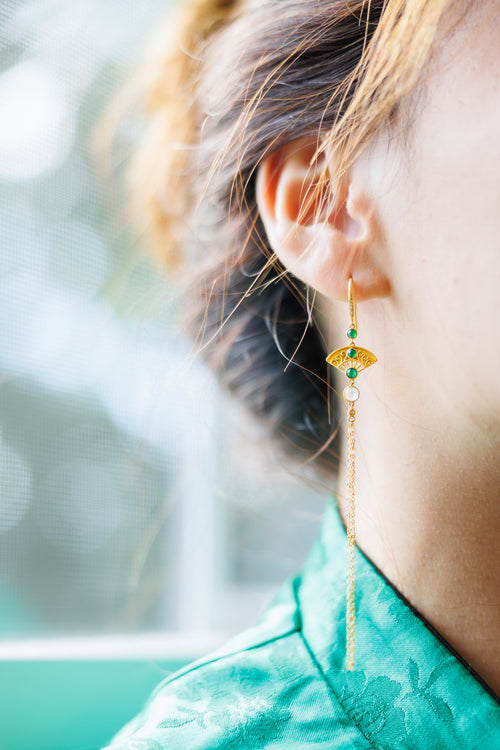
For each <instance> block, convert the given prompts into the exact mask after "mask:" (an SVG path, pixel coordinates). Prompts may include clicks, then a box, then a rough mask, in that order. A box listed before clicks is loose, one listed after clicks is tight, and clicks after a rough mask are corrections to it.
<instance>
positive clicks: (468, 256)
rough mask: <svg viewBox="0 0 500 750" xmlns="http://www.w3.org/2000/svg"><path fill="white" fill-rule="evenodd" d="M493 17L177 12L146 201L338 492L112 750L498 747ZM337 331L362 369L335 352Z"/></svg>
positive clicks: (226, 375)
mask: <svg viewBox="0 0 500 750" xmlns="http://www.w3.org/2000/svg"><path fill="white" fill-rule="evenodd" d="M499 11H500V2H498V0H483V1H482V2H463V1H462V0H460V2H457V0H406V1H404V0H386V2H379V1H377V0H373V1H372V2H362V1H361V0H352V1H350V2H348V0H317V1H315V2H312V3H304V2H302V1H301V0H265V2H261V0H246V1H240V0H236V2H230V1H229V0H225V1H224V0H199V1H197V2H188V3H184V4H181V13H180V16H179V20H178V23H177V25H176V27H175V30H174V33H173V38H174V39H176V42H175V44H174V43H173V42H170V43H169V45H167V43H166V42H165V40H163V43H162V44H163V47H164V48H165V47H166V46H168V49H169V53H168V55H167V56H166V58H165V59H164V61H163V63H162V64H161V65H160V64H158V63H156V70H157V72H158V75H157V76H156V77H155V79H154V81H153V82H152V83H151V79H150V87H149V99H148V112H149V118H150V125H149V130H148V133H147V135H146V137H145V138H144V141H143V144H142V146H141V148H140V152H139V153H138V156H137V159H136V161H135V168H134V180H135V185H136V190H137V193H138V195H139V196H140V199H141V201H142V211H143V213H144V215H146V212H147V216H148V217H149V220H150V219H151V217H152V218H153V220H154V223H155V225H156V228H157V235H158V239H159V244H158V247H159V248H160V250H161V253H162V257H163V258H165V259H166V260H168V259H169V260H170V261H171V262H172V261H175V262H178V263H181V264H184V268H185V269H186V270H187V271H188V273H189V275H191V277H193V276H194V275H196V279H197V285H195V286H196V289H197V290H198V292H199V290H200V289H201V290H203V291H204V296H203V302H202V305H201V307H200V310H199V315H198V319H197V320H198V326H199V324H200V321H201V322H202V323H203V326H204V327H203V335H204V342H205V346H204V349H203V350H204V352H205V354H206V355H207V357H208V359H209V361H210V362H211V364H212V366H213V367H214V368H215V369H216V370H217V371H218V372H219V373H220V374H221V377H222V378H223V380H224V382H225V384H226V385H227V386H228V387H229V388H230V389H231V390H232V391H233V392H234V393H235V394H236V395H237V396H239V397H240V399H242V400H243V401H244V402H245V403H246V404H247V406H248V407H249V409H250V410H251V411H253V413H254V414H257V415H258V416H259V417H260V418H261V419H262V420H265V421H266V423H267V424H268V425H269V431H270V434H271V435H272V437H273V439H275V440H278V441H281V444H282V446H283V447H284V449H285V450H286V451H287V452H288V454H289V455H290V456H293V457H294V458H295V460H298V461H299V462H300V463H302V464H304V463H307V464H308V465H312V466H314V467H316V471H317V472H318V474H320V475H321V476H322V477H326V478H327V480H328V482H329V483H330V485H332V484H333V482H334V480H335V479H336V478H337V482H336V486H337V488H338V489H337V492H336V499H335V500H334V499H329V500H328V501H327V507H326V511H325V516H324V519H323V525H322V530H321V535H320V538H319V539H318V541H317V542H316V544H315V545H314V546H313V549H312V550H311V553H310V556H309V558H308V560H307V562H306V564H305V566H304V568H303V570H302V571H301V572H300V575H298V576H297V577H296V578H295V579H294V580H292V581H288V582H286V584H285V585H284V586H283V588H282V589H281V591H280V593H279V595H278V596H277V597H276V599H275V600H274V602H273V603H272V605H271V606H270V608H269V609H268V611H267V612H266V613H265V615H264V616H263V617H262V618H261V620H260V621H259V623H258V624H257V626H256V627H255V628H253V629H252V630H250V631H248V632H247V633H244V634H243V635H241V636H240V637H238V638H236V639H235V640H234V641H232V642H231V643H230V644H228V645H227V646H226V647H225V648H223V649H221V650H220V651H219V652H217V653H216V654H212V655H210V656H208V657H206V658H205V659H202V660H200V662H197V663H196V664H194V665H190V666H189V667H187V668H186V669H184V670H182V671H181V672H179V673H177V674H175V675H174V676H172V677H170V678H168V679H167V680H166V681H165V682H164V683H163V684H162V685H160V686H159V688H158V689H157V691H156V692H155V694H154V695H153V697H152V698H151V700H150V702H149V704H148V706H147V707H146V708H145V710H144V711H143V713H142V714H141V715H140V716H139V717H138V718H137V719H136V720H135V721H133V722H132V723H131V724H130V725H129V726H128V727H126V728H125V729H124V730H123V731H122V732H121V733H120V734H119V735H118V737H117V738H116V739H115V742H114V743H113V745H112V747H113V749H114V750H115V749H116V750H118V748H138V747H141V748H151V750H152V748H163V747H165V748H169V749H170V748H206V749H207V750H208V748H274V747H287V748H306V747H315V748H320V747H321V748H344V747H345V748H347V747H349V748H391V750H392V749H393V748H417V747H418V748H429V749H430V748H455V747H464V748H465V747H467V748H476V747H477V748H479V747H481V748H483V747H490V748H500V705H499V698H498V697H497V696H498V694H499V693H500V583H499V580H498V571H499V570H500V545H499V544H498V538H499V534H500V497H499V491H498V487H499V480H500V463H499V460H498V455H497V454H498V444H499V439H500V387H499V383H500V381H499V379H498V377H497V372H498V369H499V367H500V355H499V353H498V352H499V351H500V349H499V348H498V347H497V348H495V344H497V343H498V334H497V329H498V328H497V327H498V323H499V320H500V310H499V304H498V281H499V279H500V252H499V250H500V247H499V244H500V240H499V238H500V211H499V210H498V206H499V201H500V181H499V177H498V176H499V174H500V72H499V71H500V13H499ZM349 294H350V295H351V297H352V298H353V302H354V303H355V304H357V308H356V309H355V308H354V304H351V305H348V295H349ZM356 311H357V316H358V321H357V325H356V324H355V320H354V317H353V316H354V315H355V312H356ZM349 326H350V327H351V328H352V327H353V326H354V327H355V328H356V330H357V332H358V334H359V338H358V339H357V340H359V342H360V347H361V348H362V350H363V351H364V347H365V346H366V347H367V349H368V355H369V354H370V352H372V353H373V355H375V356H374V357H371V358H370V357H369V358H368V360H367V361H365V365H366V366H368V365H371V364H372V366H370V367H369V369H368V370H367V372H361V370H362V369H363V367H358V365H359V363H360V361H361V360H359V358H358V355H359V352H357V350H356V349H354V350H353V351H354V354H352V353H351V354H342V355H341V359H340V360H338V359H337V360H335V357H333V362H334V364H335V362H336V363H337V364H339V363H340V364H341V365H343V367H340V370H339V369H336V368H332V367H331V366H330V364H329V363H327V362H325V357H326V356H327V355H328V354H329V352H331V351H332V349H335V350H337V349H340V350H342V351H344V350H345V347H346V345H347V346H350V347H351V348H352V347H355V346H356V345H357V342H355V341H354V339H351V341H350V343H349V339H347V341H346V337H345V331H346V328H347V327H349ZM195 328H196V326H195ZM368 355H366V356H368ZM337 356H339V355H337ZM342 357H343V359H342ZM375 358H377V360H378V361H376V362H374V359H375ZM329 359H332V358H331V357H330V358H329ZM361 364H362V363H361ZM346 368H347V370H348V372H347V375H348V378H347V380H346V374H345V372H346ZM356 368H357V370H358V371H359V379H358V377H357V374H358V372H357V371H356V373H353V372H352V369H354V370H356ZM342 369H343V370H344V372H341V370H342ZM349 383H350V385H351V386H352V387H355V388H357V389H358V394H359V400H358V399H357V397H356V392H355V391H352V390H351V391H349V392H348V394H347V397H345V398H343V397H342V393H343V389H344V386H346V385H349ZM349 394H350V395H349ZM350 415H351V416H350ZM354 427H355V431H354ZM355 441H356V442H355ZM356 446H357V448H356ZM356 451H357V452H356ZM339 454H340V457H339ZM354 456H356V461H354ZM353 501H355V508H356V512H355V527H354V524H353V519H352V518H351V504H352V502H353ZM345 525H346V526H347V529H348V536H349V537H350V539H351V540H353V538H354V529H355V534H356V543H357V547H358V549H357V550H356V553H355V557H354V571H353V570H349V571H348V596H347V603H346V595H345V569H346V565H349V567H350V564H349V562H348V561H347V560H346V555H345V538H346V533H345V530H344V526H345ZM353 583H355V592H354V590H353V588H352V586H353ZM349 587H351V588H349ZM354 599H355V608H353V604H354ZM346 611H347V612H348V616H347V627H346ZM350 623H351V624H350ZM352 625H354V628H353V627H352Z"/></svg>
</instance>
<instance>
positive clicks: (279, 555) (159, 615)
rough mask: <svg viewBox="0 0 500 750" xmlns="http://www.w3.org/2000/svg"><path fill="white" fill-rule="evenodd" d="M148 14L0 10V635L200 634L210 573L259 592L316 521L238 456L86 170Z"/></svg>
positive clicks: (160, 8) (210, 617)
mask: <svg viewBox="0 0 500 750" xmlns="http://www.w3.org/2000/svg"><path fill="white" fill-rule="evenodd" d="M165 8H166V4H165V0H147V1H146V0H142V2H140V3H138V2H135V1H132V0H69V1H68V0H31V1H23V0H3V2H2V3H1V5H0V24H1V30H0V65H1V74H0V226H1V233H2V254H1V272H0V327H1V328H0V330H1V336H0V385H1V389H0V635H1V636H3V637H10V636H16V637H18V636H21V635H23V636H28V635H40V634H44V633H50V634H57V633H63V632H64V633H68V632H71V633H75V632H79V633H82V632H103V631H106V632H110V631H112V632H118V631H128V632H133V631H138V630H154V629H162V628H176V627H182V626H185V625H186V623H190V622H195V623H197V624H198V625H199V626H200V627H201V626H206V627H212V626H213V627H215V625H217V622H216V616H217V615H216V614H214V612H215V613H217V606H216V597H217V596H218V595H219V594H220V592H221V591H222V590H223V589H224V586H226V584H227V586H233V585H235V586H241V587H245V586H247V585H248V586H255V585H257V586H262V587H263V590H266V591H267V590H268V589H270V588H272V586H274V584H275V583H276V582H278V581H280V580H281V579H282V578H283V577H284V576H285V575H286V574H287V573H288V572H290V571H291V570H293V569H294V568H295V567H296V566H297V565H298V562H299V561H300V559H301V558H302V557H303V554H304V553H305V551H306V550H307V548H308V546H309V544H310V542H311V541H312V539H313V537H314V535H315V532H316V522H317V511H318V510H319V507H320V504H319V503H318V500H317V497H316V495H314V494H313V493H308V492H306V491H305V490H303V489H302V488H297V487H296V485H295V484H294V482H293V481H287V480H283V479H276V480H272V479H271V478H270V477H269V476H268V475H264V474H263V473H262V472H261V471H257V472H255V471H254V469H253V468H251V467H250V468H249V466H248V465H242V463H241V460H240V455H239V453H238V449H237V443H235V442H234V441H230V440H228V438H227V430H226V429H225V428H224V427H223V425H224V418H223V417H221V413H222V412H221V409H222V406H220V404H219V401H218V396H217V395H216V391H215V390H214V387H213V384H212V383H211V381H210V378H209V377H208V375H207V374H206V373H205V372H203V370H201V369H200V368H199V366H197V365H192V364H191V358H190V356H189V347H188V345H187V344H186V343H185V342H184V341H183V340H182V338H180V337H179V335H178V334H177V333H175V331H174V330H173V328H172V326H171V324H170V320H171V317H172V315H171V313H172V309H171V305H172V303H171V302H170V300H171V299H173V296H172V294H171V293H170V290H169V287H168V280H166V279H159V278H158V277H157V276H156V275H155V273H154V271H153V270H152V268H151V266H150V264H149V263H148V261H147V260H146V259H145V258H143V257H142V255H141V253H140V251H139V249H138V248H137V247H136V246H135V244H134V242H133V241H132V240H131V239H130V237H129V236H128V235H127V234H126V232H125V231H124V229H123V227H122V221H121V219H120V218H119V212H115V211H113V210H110V206H109V201H108V199H107V197H106V190H105V189H103V188H102V186H100V185H99V183H98V181H97V179H96V176H95V174H96V170H95V164H94V162H93V158H92V157H91V155H90V148H89V143H90V141H91V137H92V133H93V130H94V128H95V123H96V121H97V119H98V118H99V115H100V113H101V112H102V110H103V108H104V107H105V105H106V104H107V102H108V101H109V100H110V98H111V97H112V94H113V92H114V91H115V90H116V89H117V87H119V85H120V84H121V83H122V82H123V80H124V79H125V78H126V76H127V73H128V71H129V69H130V66H131V64H132V62H133V60H134V58H135V56H136V53H137V51H138V50H139V49H140V48H141V47H142V46H143V45H144V43H145V39H146V38H147V33H148V31H149V29H150V28H151V27H152V26H153V24H154V23H155V22H156V21H157V19H158V18H159V17H160V16H161V15H162V14H163V13H164V11H165ZM214 414H215V415H216V417H217V418H216V419H214V418H213V417H214ZM255 498H258V502H256V501H255ZM285 507H286V510H285ZM294 508H295V509H296V510H295V511H294V510H293V509H294ZM304 511H307V512H308V513H309V515H308V516H307V518H306V517H305V515H304ZM277 528H279V531H277V530H276V529H277ZM207 570H208V572H207ZM197 576H198V578H197ZM203 577H204V578H203ZM207 581H208V583H210V586H209V587H208V588H207V586H208V583H207ZM203 586H205V588H207V590H208V591H209V593H210V602H208V603H207V602H205V604H203V595H202V594H201V593H200V594H198V593H197V592H198V591H200V592H201V590H202V589H203ZM189 591H191V594H190V597H189V596H187V594H186V592H189ZM186 597H187V599H186ZM186 601H187V604H186ZM185 607H189V608H190V610H189V612H188V613H187V614H186V612H185V611H184V609H185ZM183 608H184V609H183ZM183 612H184V614H183ZM210 613H211V614H210ZM253 617H254V612H248V613H246V614H245V613H244V614H243V615H242V616H241V618H240V619H243V620H244V619H245V618H247V619H253ZM226 622H227V619H226ZM241 624H242V623H241V622H239V621H238V618H236V620H235V622H234V628H235V629H236V628H238V627H240V626H241Z"/></svg>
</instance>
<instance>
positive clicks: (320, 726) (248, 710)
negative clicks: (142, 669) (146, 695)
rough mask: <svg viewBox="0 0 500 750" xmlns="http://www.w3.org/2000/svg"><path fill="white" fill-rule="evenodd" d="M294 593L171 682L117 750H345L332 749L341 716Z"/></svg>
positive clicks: (124, 735)
mask: <svg viewBox="0 0 500 750" xmlns="http://www.w3.org/2000/svg"><path fill="white" fill-rule="evenodd" d="M287 593H288V596H287ZM292 594H293V592H292V591H290V590H289V591H288V592H287V591H285V590H282V591H281V592H280V596H279V597H278V598H277V599H276V600H275V601H274V602H273V604H272V606H271V607H269V609H268V610H267V611H266V613H265V615H264V617H263V618H262V619H261V621H260V622H259V623H258V624H257V626H255V627H254V628H251V629H250V630H248V631H245V632H244V633H242V634H241V635H239V636H237V637H236V638H234V639H232V640H231V641H229V642H228V643H227V644H226V645H225V646H224V647H223V648H221V649H219V650H218V651H216V652H214V653H213V654H210V655H209V656H207V657H205V658H203V659H200V660H199V661H197V662H194V663H193V664H190V665H188V666H187V667H185V668H184V669H182V670H180V671H178V672H176V673H175V674H173V675H172V676H170V677H168V678H167V679H166V680H164V681H163V682H162V683H161V684H160V685H159V686H158V687H157V689H156V690H155V691H154V693H153V695H152V696H151V698H150V700H149V702H148V704H147V706H146V707H145V709H144V710H143V712H142V713H141V714H139V716H137V717H136V719H135V720H134V721H133V722H131V723H130V724H129V725H127V726H126V727H125V728H124V729H123V730H122V731H121V732H120V733H119V734H118V735H117V736H116V737H115V740H114V742H113V743H112V745H111V746H110V747H109V750H162V749H163V748H168V749H169V750H187V749H188V748H189V750H215V749H216V748H220V749H223V750H236V749H240V750H243V748H247V749H248V750H251V749H254V750H257V748H258V749H259V750H262V748H268V747H269V748H274V747H281V748H285V747H288V748H294V747H295V748H300V747H303V748H306V747H311V748H312V747H314V748H318V749H319V748H327V747H328V748H332V747H340V746H339V745H333V744H332V743H331V737H330V744H328V734H329V732H328V730H327V724H328V721H329V719H328V718H327V717H328V716H330V717H334V716H335V714H336V711H335V710H333V711H332V695H331V692H330V690H329V688H328V684H327V683H326V682H325V681H324V680H323V678H322V675H321V672H320V671H319V670H318V668H317V666H316V664H315V662H314V660H313V659H312V658H311V656H310V653H309V651H308V648H307V644H306V643H305V642H304V640H303V637H302V633H301V629H300V613H299V612H298V609H297V606H296V603H295V599H294V597H293V595H292ZM334 724H335V727H333V726H332V731H335V730H337V731H338V722H334ZM315 727H316V731H313V730H314V728H315ZM335 728H336V729H335ZM313 735H315V739H314V737H313ZM325 740H326V744H324V743H325ZM346 747H347V745H346ZM350 747H356V745H350ZM360 747H361V746H360Z"/></svg>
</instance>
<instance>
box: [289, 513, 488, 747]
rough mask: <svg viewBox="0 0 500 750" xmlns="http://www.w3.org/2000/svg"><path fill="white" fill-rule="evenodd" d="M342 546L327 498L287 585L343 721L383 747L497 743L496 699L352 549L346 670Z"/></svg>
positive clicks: (338, 524) (339, 523)
mask: <svg viewBox="0 0 500 750" xmlns="http://www.w3.org/2000/svg"><path fill="white" fill-rule="evenodd" d="M346 544H347V539H346V533H345V529H344V526H343V524H342V521H341V518H340V515H339V512H338V508H337V504H336V502H335V500H334V499H333V498H330V499H329V500H328V502H327V506H326V510H325V514H324V517H323V521H322V525H321V532H320V535H319V537H318V539H317V541H316V543H315V544H314V545H313V548H312V549H311V552H310V554H309V557H308V558H307V561H306V563H305V565H304V567H303V570H302V575H301V576H300V577H299V578H298V579H297V582H296V583H297V588H296V596H297V599H298V603H299V611H300V613H301V617H302V625H301V629H302V633H303V636H304V638H305V640H306V642H307V644H308V646H309V648H310V649H311V652H312V654H313V656H314V658H315V659H316V661H317V663H318V666H319V668H320V669H321V670H322V672H323V674H324V677H325V680H326V681H327V683H328V685H329V687H330V689H331V690H332V692H333V693H334V695H335V697H336V699H337V701H338V702H339V703H340V704H341V706H342V708H343V711H344V713H345V715H346V720H350V721H351V722H352V723H353V724H355V725H356V726H357V727H358V729H359V731H360V732H361V733H362V734H363V735H364V736H365V738H366V739H367V740H369V741H370V742H373V743H374V746H375V747H377V748H387V750H389V748H390V749H391V750H395V749H396V748H404V749H405V750H412V749H413V748H419V750H435V749H436V748H443V747H467V748H476V747H477V748H480V747H481V748H483V747H486V746H487V743H488V741H490V742H491V743H492V744H491V745H490V747H495V746H498V745H495V742H496V743H498V742H499V739H498V738H499V736H500V702H499V701H498V698H496V697H495V696H494V694H493V693H492V692H491V691H490V689H489V688H487V687H486V686H485V685H484V683H482V682H481V681H480V679H479V678H478V677H477V675H475V674H474V673H472V672H471V671H469V669H468V668H467V667H466V666H465V665H464V663H463V662H462V661H461V659H460V658H459V657H458V656H457V654H456V653H455V652H453V650H452V649H451V648H450V647H449V646H448V645H447V644H446V643H445V642H444V641H443V639H441V638H440V636H438V634H437V633H436V632H435V631H433V630H432V629H431V628H430V626H429V625H428V624H426V623H425V621H424V620H423V618H421V617H420V615H418V614H417V613H416V612H415V611H414V610H412V608H411V607H410V606H409V604H408V602H406V601H405V600H404V598H403V597H402V595H401V594H399V593H398V592H397V591H396V590H395V588H394V587H393V586H392V585H391V584H390V583H389V582H388V581H387V580H386V579H385V578H384V576H383V575H382V574H381V573H380V571H378V570H377V568H376V567H375V566H374V565H373V564H372V563H371V562H370V560H369V559H368V558H367V557H366V556H365V555H363V553H362V552H360V551H359V550H358V549H357V550H356V641H355V654H356V656H355V667H354V670H353V671H352V672H348V671H346V670H345V667H344V656H345V568H346Z"/></svg>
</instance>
